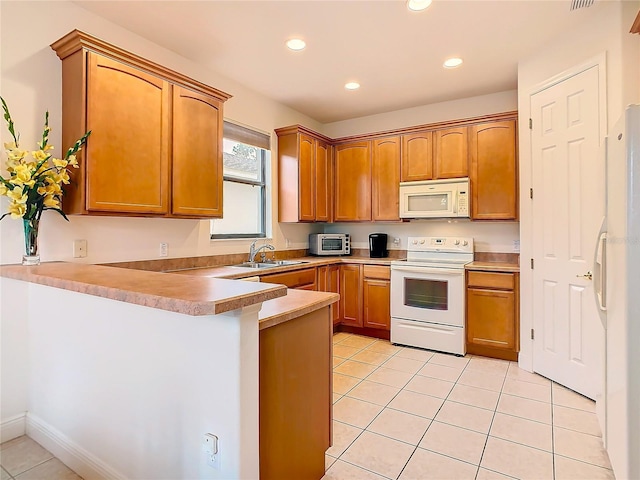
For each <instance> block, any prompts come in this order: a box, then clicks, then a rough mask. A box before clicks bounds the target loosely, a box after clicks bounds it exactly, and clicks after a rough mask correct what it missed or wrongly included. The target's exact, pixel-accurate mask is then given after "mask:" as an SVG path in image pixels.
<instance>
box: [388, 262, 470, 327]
mask: <svg viewBox="0 0 640 480" xmlns="http://www.w3.org/2000/svg"><path fill="white" fill-rule="evenodd" d="M464 306H465V295H464V269H456V268H435V267H412V266H409V265H407V266H396V265H393V266H392V267H391V316H392V317H394V318H404V319H407V320H416V321H419V322H430V323H439V324H442V325H452V326H457V327H463V326H464Z"/></svg>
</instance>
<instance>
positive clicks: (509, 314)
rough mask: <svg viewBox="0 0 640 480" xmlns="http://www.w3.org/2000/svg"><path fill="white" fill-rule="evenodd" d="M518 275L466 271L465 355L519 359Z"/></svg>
mask: <svg viewBox="0 0 640 480" xmlns="http://www.w3.org/2000/svg"><path fill="white" fill-rule="evenodd" d="M518 302H519V297H518V274H517V273H506V272H505V273H497V272H478V271H468V272H467V325H466V332H467V352H468V353H471V354H476V355H483V356H487V357H495V358H502V359H505V360H512V361H517V360H518V351H519V350H520V342H519V335H520V328H519V323H520V322H519V315H518V310H519V306H518Z"/></svg>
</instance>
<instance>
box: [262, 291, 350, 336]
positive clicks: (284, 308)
mask: <svg viewBox="0 0 640 480" xmlns="http://www.w3.org/2000/svg"><path fill="white" fill-rule="evenodd" d="M339 298H340V295H338V294H337V293H328V292H312V291H309V290H294V289H289V290H288V291H287V295H286V296H284V297H279V298H275V299H273V300H269V301H267V302H264V303H263V304H262V309H261V310H260V313H259V314H258V318H259V321H260V330H263V329H265V328H269V327H273V326H274V325H278V324H280V323H283V322H288V321H289V320H292V319H294V318H297V317H300V316H302V315H305V314H307V313H310V312H313V311H315V310H318V309H319V308H322V307H326V306H328V305H331V304H332V303H335V302H337V301H338V299H339Z"/></svg>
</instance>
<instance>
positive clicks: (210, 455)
mask: <svg viewBox="0 0 640 480" xmlns="http://www.w3.org/2000/svg"><path fill="white" fill-rule="evenodd" d="M202 451H203V452H204V454H205V457H206V459H207V465H209V466H210V467H213V468H215V469H216V470H220V442H219V441H218V437H216V436H215V435H214V434H213V433H205V434H204V437H203V439H202Z"/></svg>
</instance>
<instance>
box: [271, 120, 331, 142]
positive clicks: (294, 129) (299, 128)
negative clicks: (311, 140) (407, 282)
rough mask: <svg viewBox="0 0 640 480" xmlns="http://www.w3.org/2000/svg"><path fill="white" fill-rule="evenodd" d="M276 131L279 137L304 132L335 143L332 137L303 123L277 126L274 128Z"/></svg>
mask: <svg viewBox="0 0 640 480" xmlns="http://www.w3.org/2000/svg"><path fill="white" fill-rule="evenodd" d="M274 132H276V135H277V136H278V137H280V136H283V135H290V134H292V133H293V134H297V133H304V134H305V135H311V136H312V137H315V138H316V139H318V140H322V141H323V142H326V143H328V144H330V145H333V142H334V140H333V139H331V138H329V137H325V136H324V135H322V134H321V133H318V132H314V131H313V130H311V129H310V128H307V127H305V126H303V125H300V124H297V125H290V126H288V127H282V128H276V129H275V130H274Z"/></svg>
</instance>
